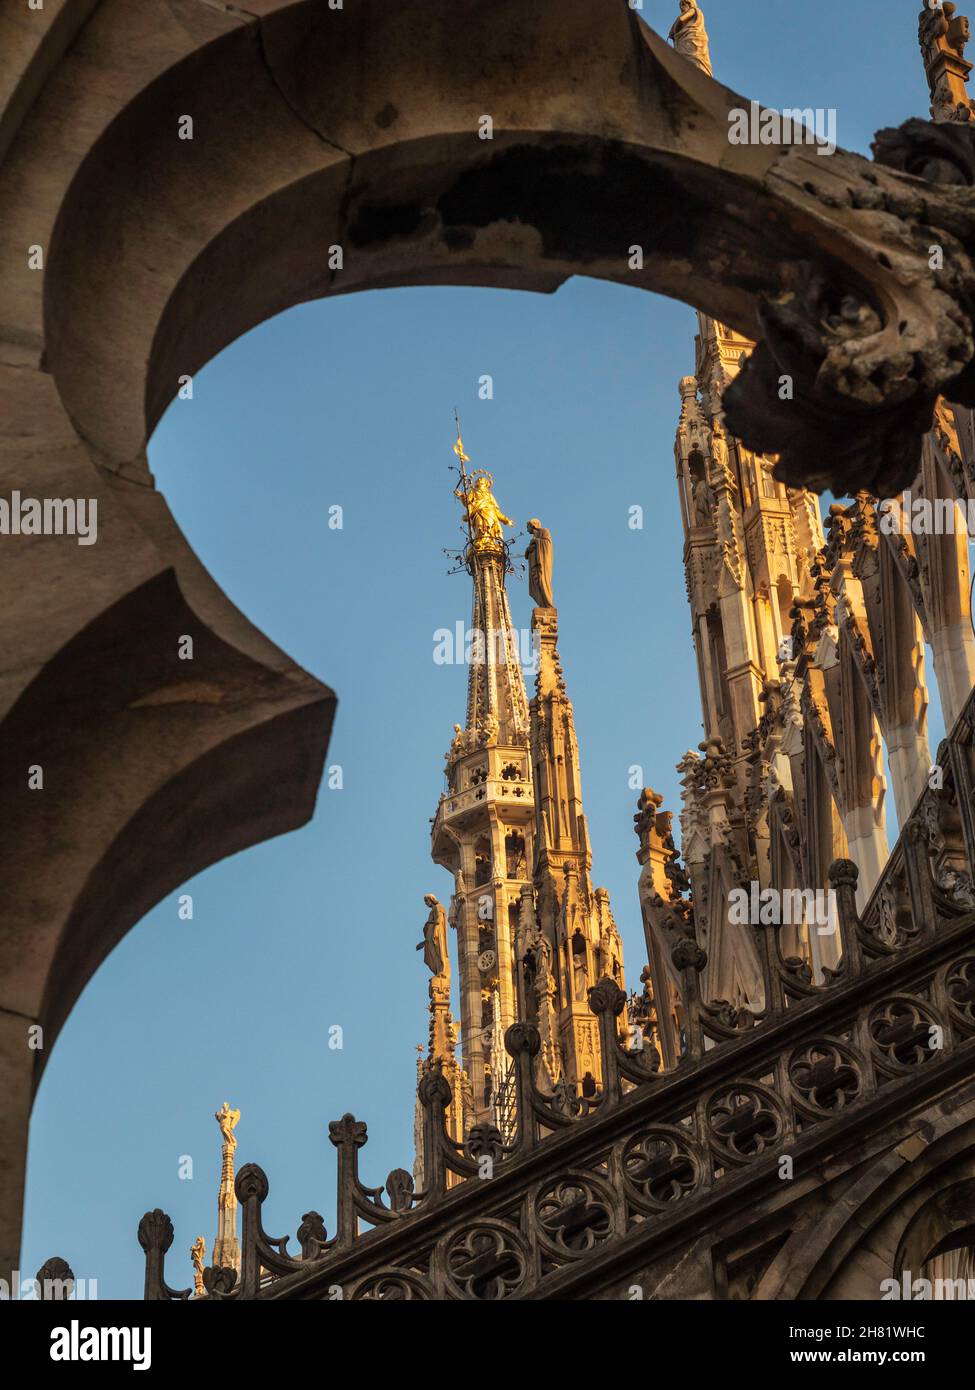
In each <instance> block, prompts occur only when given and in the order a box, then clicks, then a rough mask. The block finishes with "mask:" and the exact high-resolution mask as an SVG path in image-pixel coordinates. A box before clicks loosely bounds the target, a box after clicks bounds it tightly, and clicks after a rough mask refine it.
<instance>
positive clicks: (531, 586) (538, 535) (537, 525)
mask: <svg viewBox="0 0 975 1390" xmlns="http://www.w3.org/2000/svg"><path fill="white" fill-rule="evenodd" d="M528 530H529V532H530V533H531V542H530V543H529V546H528V549H527V550H526V551H525V559H526V560H527V561H528V592H529V594H530V595H531V597H532V598H533V599H534V600H535V603H536V604H537V605H538V607H539V608H554V607H555V600H554V599H553V597H552V533H551V532H550V531H549V530H547V529H546V528H545V527H544V526H543V525H542V523H541V522H540V521H539V520H538V517H532V519H531V521H529V523H528Z"/></svg>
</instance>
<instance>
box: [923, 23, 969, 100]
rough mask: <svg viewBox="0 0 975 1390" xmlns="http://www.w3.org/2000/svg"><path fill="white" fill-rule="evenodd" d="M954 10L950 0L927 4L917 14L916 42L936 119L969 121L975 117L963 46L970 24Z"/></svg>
mask: <svg viewBox="0 0 975 1390" xmlns="http://www.w3.org/2000/svg"><path fill="white" fill-rule="evenodd" d="M957 10H958V6H957V5H955V4H953V3H952V0H944V4H942V5H935V6H933V7H932V6H931V5H926V6H925V7H924V9H923V10H922V11H921V13H920V15H919V17H918V42H919V43H920V45H921V54H922V56H923V58H924V68H925V71H926V73H927V77H928V87H929V89H930V92H931V115H932V117H933V118H934V119H935V120H936V121H970V120H972V119H973V116H975V106H973V103H972V101H971V99H970V98H969V96H968V92H967V89H966V82H967V80H968V73H969V64H968V61H967V59H966V58H965V47H966V45H967V44H968V43H969V42H970V41H971V36H972V35H971V27H970V25H969V22H968V20H967V19H966V18H965V16H964V15H960V14H958V13H957Z"/></svg>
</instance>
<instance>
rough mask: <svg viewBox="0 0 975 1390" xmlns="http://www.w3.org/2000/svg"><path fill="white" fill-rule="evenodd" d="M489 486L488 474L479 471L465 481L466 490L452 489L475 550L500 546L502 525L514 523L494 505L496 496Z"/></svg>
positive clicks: (494, 548)
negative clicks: (468, 527)
mask: <svg viewBox="0 0 975 1390" xmlns="http://www.w3.org/2000/svg"><path fill="white" fill-rule="evenodd" d="M493 486H494V479H493V478H492V477H491V474H490V473H481V474H479V475H478V476H477V477H475V478H474V479H473V480H471V481H469V482H468V486H467V491H466V493H465V491H464V489H463V488H457V489H456V490H455V492H454V496H455V497H456V498H458V499H459V500H460V501H461V502H463V504H464V511H465V514H466V517H467V524H468V525H469V526H470V529H471V539H472V541H473V544H474V549H475V550H500V549H501V547H502V546H503V545H504V531H503V530H502V527H503V526H514V524H515V523H514V522H513V521H512V520H511V517H510V516H505V514H504V512H503V511H502V510H501V508H500V507H499V506H498V502H497V498H496V497H495V496H494V493H493V492H492V491H491V488H492V487H493Z"/></svg>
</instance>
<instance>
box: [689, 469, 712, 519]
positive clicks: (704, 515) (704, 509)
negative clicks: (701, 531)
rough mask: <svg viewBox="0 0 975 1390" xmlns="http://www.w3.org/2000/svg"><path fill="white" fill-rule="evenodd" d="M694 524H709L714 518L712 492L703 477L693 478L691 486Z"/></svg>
mask: <svg viewBox="0 0 975 1390" xmlns="http://www.w3.org/2000/svg"><path fill="white" fill-rule="evenodd" d="M691 501H692V502H693V505H694V525H695V526H710V524H711V522H712V521H713V520H714V494H713V493H712V491H711V489H710V487H709V486H708V484H707V481H706V479H704V478H695V479H694V482H693V484H692V487H691Z"/></svg>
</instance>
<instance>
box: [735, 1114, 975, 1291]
mask: <svg viewBox="0 0 975 1390" xmlns="http://www.w3.org/2000/svg"><path fill="white" fill-rule="evenodd" d="M973 1187H975V1101H969V1102H967V1103H966V1104H964V1105H962V1106H960V1107H959V1108H958V1110H956V1111H954V1112H952V1107H951V1103H950V1101H949V1102H942V1103H941V1104H939V1105H936V1106H934V1107H933V1108H932V1109H930V1110H929V1111H928V1113H927V1114H925V1115H923V1116H920V1117H918V1118H916V1119H914V1120H912V1121H911V1122H910V1124H909V1125H905V1126H901V1127H899V1132H898V1133H891V1134H890V1139H889V1144H888V1145H887V1146H883V1147H881V1148H880V1151H879V1152H878V1153H876V1156H875V1157H874V1158H873V1159H872V1160H869V1161H868V1162H867V1163H866V1164H865V1166H864V1167H863V1168H862V1169H861V1171H860V1175H859V1176H858V1177H857V1178H856V1180H855V1181H854V1182H853V1184H852V1185H851V1186H850V1187H849V1188H847V1189H846V1190H844V1191H843V1192H842V1193H840V1194H839V1195H838V1198H837V1200H836V1201H835V1202H833V1203H832V1205H831V1206H830V1208H829V1209H828V1210H826V1211H821V1210H817V1211H816V1213H815V1216H814V1217H813V1218H811V1219H804V1218H803V1217H802V1216H801V1215H799V1216H798V1218H797V1220H796V1222H795V1223H794V1227H793V1232H792V1234H791V1236H790V1237H789V1239H788V1240H787V1241H786V1242H785V1244H784V1245H783V1247H782V1248H781V1249H780V1250H779V1251H778V1253H777V1254H776V1256H775V1259H774V1260H773V1261H772V1263H771V1264H770V1266H769V1268H768V1269H767V1270H766V1271H765V1273H764V1275H763V1276H762V1278H761V1280H760V1281H759V1283H758V1285H757V1286H756V1288H755V1290H754V1292H753V1293H752V1298H753V1299H755V1300H757V1301H761V1300H765V1299H788V1300H791V1299H828V1300H834V1299H853V1300H876V1299H878V1298H880V1297H881V1291H880V1285H881V1282H882V1281H883V1280H884V1279H891V1278H898V1277H899V1275H900V1273H902V1272H903V1270H904V1269H907V1268H911V1266H910V1265H909V1264H908V1263H907V1261H908V1260H909V1259H920V1261H922V1262H923V1261H924V1260H925V1259H927V1258H929V1257H930V1256H931V1254H932V1253H934V1250H935V1249H936V1247H937V1245H938V1243H939V1242H940V1241H941V1240H942V1239H943V1237H944V1236H946V1235H947V1234H948V1233H949V1231H950V1230H951V1229H953V1228H954V1227H953V1226H952V1222H953V1221H954V1222H955V1223H956V1225H957V1226H959V1227H960V1226H961V1224H962V1221H961V1217H960V1215H959V1213H960V1212H961V1211H962V1210H963V1208H964V1204H965V1202H966V1201H970V1199H971V1193H972V1191H973ZM952 1193H954V1194H955V1195H954V1196H952V1195H951V1194H952ZM952 1211H954V1213H955V1216H954V1217H952V1216H951V1215H949V1213H950V1212H952ZM971 1221H972V1216H971V1215H970V1214H969V1216H968V1222H969V1223H970V1222H971ZM929 1237H930V1238H931V1245H930V1246H929V1245H928V1239H929ZM917 1272H918V1271H917V1269H914V1273H915V1274H917Z"/></svg>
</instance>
